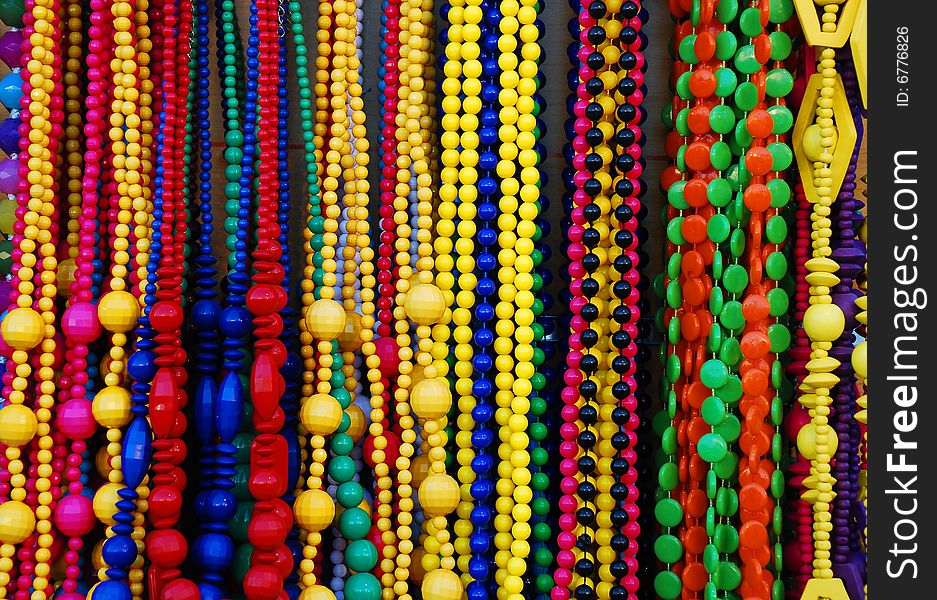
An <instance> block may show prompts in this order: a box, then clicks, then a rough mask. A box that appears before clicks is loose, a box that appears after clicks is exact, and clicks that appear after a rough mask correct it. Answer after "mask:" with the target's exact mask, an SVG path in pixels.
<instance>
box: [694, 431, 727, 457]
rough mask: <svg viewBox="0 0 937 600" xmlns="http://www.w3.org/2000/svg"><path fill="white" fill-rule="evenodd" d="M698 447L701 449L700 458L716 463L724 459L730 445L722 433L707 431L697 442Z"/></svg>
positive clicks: (698, 449)
mask: <svg viewBox="0 0 937 600" xmlns="http://www.w3.org/2000/svg"><path fill="white" fill-rule="evenodd" d="M696 449H697V451H699V455H700V458H702V459H703V460H705V461H706V462H709V463H716V462H719V461H720V460H722V459H723V458H724V457H725V455H726V453H727V452H728V451H729V447H728V445H727V444H726V441H725V440H724V439H722V436H721V435H717V434H715V433H707V434H706V435H704V436H703V437H701V438H700V439H699V441H698V442H697V443H696Z"/></svg>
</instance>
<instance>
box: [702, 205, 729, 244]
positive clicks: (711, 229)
mask: <svg viewBox="0 0 937 600" xmlns="http://www.w3.org/2000/svg"><path fill="white" fill-rule="evenodd" d="M731 231H732V228H731V226H730V225H729V218H728V217H726V216H725V215H724V214H722V213H716V214H714V215H713V216H712V217H710V218H709V223H707V224H706V235H707V236H708V237H709V239H710V240H712V241H714V242H716V243H717V244H721V243H722V242H724V241H726V239H728V237H729V232H731Z"/></svg>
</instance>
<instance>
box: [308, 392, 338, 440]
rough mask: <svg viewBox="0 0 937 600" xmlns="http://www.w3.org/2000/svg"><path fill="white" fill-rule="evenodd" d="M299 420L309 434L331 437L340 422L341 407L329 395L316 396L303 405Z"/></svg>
mask: <svg viewBox="0 0 937 600" xmlns="http://www.w3.org/2000/svg"><path fill="white" fill-rule="evenodd" d="M299 420H300V421H301V422H302V424H303V427H305V428H306V431H308V432H309V433H312V434H315V435H331V434H333V433H335V430H336V429H338V426H339V425H340V424H341V422H342V405H341V404H339V403H338V400H336V399H335V398H334V397H333V396H331V395H329V394H316V395H314V396H313V397H312V398H309V399H308V400H306V401H305V402H304V403H303V405H302V407H301V408H300V411H299Z"/></svg>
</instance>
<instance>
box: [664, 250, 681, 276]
mask: <svg viewBox="0 0 937 600" xmlns="http://www.w3.org/2000/svg"><path fill="white" fill-rule="evenodd" d="M682 264H683V255H682V254H680V253H679V252H674V253H673V254H672V255H671V256H670V259H669V260H668V261H667V277H670V278H671V279H676V278H678V277H680V266H681V265H682Z"/></svg>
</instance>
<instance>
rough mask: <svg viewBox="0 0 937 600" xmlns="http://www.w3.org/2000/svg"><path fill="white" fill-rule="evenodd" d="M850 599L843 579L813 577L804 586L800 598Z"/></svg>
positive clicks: (817, 599)
mask: <svg viewBox="0 0 937 600" xmlns="http://www.w3.org/2000/svg"><path fill="white" fill-rule="evenodd" d="M821 599H822V600H849V594H847V593H846V586H845V585H843V580H842V579H836V578H833V579H816V578H814V579H811V580H810V581H808V582H807V585H805V586H804V593H803V595H801V597H800V600H821Z"/></svg>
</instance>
